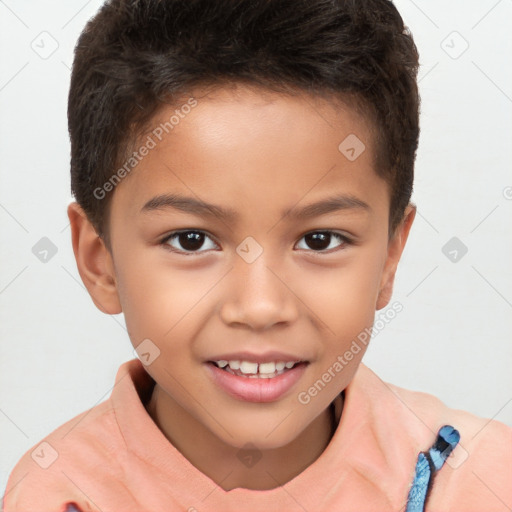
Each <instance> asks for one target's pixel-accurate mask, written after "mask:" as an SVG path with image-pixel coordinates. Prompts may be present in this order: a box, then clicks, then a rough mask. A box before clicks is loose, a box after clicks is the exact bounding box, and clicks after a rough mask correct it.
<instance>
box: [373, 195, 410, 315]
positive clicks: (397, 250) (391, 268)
mask: <svg viewBox="0 0 512 512" xmlns="http://www.w3.org/2000/svg"><path fill="white" fill-rule="evenodd" d="M415 216H416V206H415V205H413V204H411V203H409V205H408V206H407V208H406V209H405V212H404V217H403V219H402V222H401V223H400V224H399V225H398V226H397V228H396V230H395V233H394V234H393V237H392V238H391V240H390V241H389V243H388V255H387V258H386V263H385V265H384V271H383V273H382V279H381V283H380V288H379V294H378V297H377V304H376V306H375V309H376V310H379V309H382V308H384V307H386V306H387V305H388V304H389V301H390V300H391V296H392V294H393V284H394V282H395V273H396V269H397V266H398V262H399V260H400V256H401V255H402V252H403V250H404V247H405V242H407V237H408V236H409V231H410V229H411V226H412V223H413V221H414V217H415Z"/></svg>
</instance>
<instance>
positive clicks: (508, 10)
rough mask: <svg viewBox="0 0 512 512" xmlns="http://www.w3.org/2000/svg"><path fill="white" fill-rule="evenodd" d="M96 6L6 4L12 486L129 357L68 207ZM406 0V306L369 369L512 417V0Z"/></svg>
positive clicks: (0, 134) (1, 105) (1, 37)
mask: <svg viewBox="0 0 512 512" xmlns="http://www.w3.org/2000/svg"><path fill="white" fill-rule="evenodd" d="M101 3H102V2H101V1H100V0H90V1H88V2H85V1H83V0H72V1H70V0H68V1H65V2H64V1H62V0H61V1H37V2H36V1H27V0H4V1H3V0H0V62H1V66H0V184H1V187H0V229H1V234H2V243H1V249H0V308H1V309H0V335H1V344H0V350H1V352H0V356H1V357H0V389H1V394H0V431H1V437H0V443H1V445H0V453H1V463H0V491H1V492H2V493H3V490H4V489H5V485H6V482H7V476H8V474H9V472H10V471H11V469H12V467H13V466H14V464H15V463H16V462H17V461H18V459H19V458H20V457H21V455H22V454H23V453H24V452H25V451H27V450H28V449H29V448H31V447H32V446H34V445H36V444H37V443H38V442H39V441H40V440H41V439H42V438H43V437H44V436H45V435H47V434H49V433H50V432H51V431H52V430H54V429H55V428H57V427H58V426H59V425H61V424H63V423H64V422H66V421H68V420H69V419H71V418H73V417H74V416H76V415H77V414H79V413H81V412H83V411H85V410H86V409H89V408H90V407H93V406H94V405H96V404H97V403H99V402H101V401H103V400H105V399H106V398H108V396H109V394H110V392H111V389H112V386H113V384H114V378H115V374H116V372H117V369H118V367H119V365H120V364H121V363H122V362H124V361H126V360H128V359H132V358H133V357H135V356H134V353H133V350H132V347H131V344H130V341H129V339H128V335H127V333H126V330H125V326H124V325H125V324H124V320H123V317H122V315H116V316H108V315H105V314H103V313H101V312H100V311H99V310H97V309H96V308H95V306H94V304H93V302H92V300H91V299H90V297H89V295H88V294H87V292H86V290H85V288H84V287H83V285H82V282H81V280H80V277H79V275H78V272H77V269H76V264H75V260H74V257H73V252H72V247H71V239H70V230H69V226H68V219H67V215H66V207H67V205H68V203H69V202H70V201H71V200H72V197H71V195H70V190H69V141H68V135H67V120H66V102H67V92H68V86H69V76H70V66H71V63H72V49H73V46H74V44H75V42H76V39H77V37H78V35H79V33H80V31H81V29H82V28H83V26H84V24H85V22H86V21H87V20H88V18H89V17H91V16H92V15H93V14H94V13H95V12H96V10H97V9H98V7H99V6H100V5H101ZM396 5H397V7H398V9H399V11H400V12H401V14H402V16H403V18H404V20H405V23H406V24H407V25H408V26H409V27H410V28H411V30H412V33H413V36H414V38H415V41H416V44H417V46H418V48H419V52H420V62H421V69H420V73H419V85H420V92H421V96H422V113H421V136H420V147H419V150H418V158H417V164H416V181H415V191H414V195H413V201H414V202H415V203H416V204H417V206H418V214H417V217H416V221H415V224H414V226H413V228H412V232H411V234H410V237H409V241H408V245H407V246H406V249H405V251H404V254H403V257H402V261H401V263H400V265H399V271H398V275H397V282H396V285H395V292H394V297H393V300H398V301H400V302H401V303H402V304H403V307H404V309H403V311H402V312H401V313H399V314H398V315H397V317H396V318H395V319H394V320H393V321H392V322H390V323H389V324H388V325H386V327H385V329H383V330H382V331H380V332H379V333H378V334H377V335H376V336H375V337H374V340H373V341H372V344H371V345H370V348H369V350H368V352H367V354H366V356H365V358H364V362H365V363H366V364H367V365H368V366H370V367H371V368H372V369H373V370H374V371H376V372H377V373H378V374H379V375H380V376H381V377H382V378H383V379H384V380H385V381H389V382H392V383H394V384H397V385H399V386H402V387H405V388H409V389H414V390H420V391H424V392H427V393H431V394H434V395H437V396H438V397H439V398H440V399H441V400H443V401H444V402H445V403H446V404H447V405H449V406H450V407H454V408H457V409H465V410H468V411H470V412H473V413H475V414H478V415H480V416H484V417H488V418H496V419H498V420H501V421H503V422H505V423H507V424H508V425H511V426H512V376H511V373H512V372H511V368H512V343H511V336H510V331H511V327H512V270H511V268H512V267H511V264H510V262H511V261H512V236H511V225H512V173H511V163H512V155H511V147H512V145H511V140H512V117H511V114H512V63H511V62H512V61H511V59H510V55H512V36H511V32H510V30H509V20H510V19H512V1H511V0H500V1H496V0H478V1H477V0H471V1H468V0H464V1H462V0H459V1H452V2H450V3H447V2H446V1H441V0H434V1H433V0H429V1H428V2H427V1H426V0H423V1H419V0H417V1H416V2H413V1H411V0H398V1H397V2H396ZM467 45H468V47H467V48H466V46H467ZM43 237H47V238H48V239H49V240H50V241H51V245H50V247H54V249H53V252H55V250H56V251H57V252H56V253H55V254H53V253H52V250H51V249H50V250H49V252H48V254H47V255H46V261H41V260H40V259H39V258H41V257H43V256H44V253H40V251H41V247H43V248H44V247H47V246H48V241H42V242H41V239H42V238H43ZM453 237H456V238H457V239H458V240H456V241H455V245H453V246H452V245H448V246H447V248H445V249H444V250H443V247H445V244H447V243H448V242H449V240H451V239H452V238H453ZM452 243H454V242H452ZM37 244H39V245H37ZM41 244H42V245H41ZM45 244H46V245H45ZM461 244H464V245H465V246H466V247H467V253H466V254H464V255H462V252H461V247H462V245H461ZM34 247H35V249H33V248H34ZM453 250H456V251H457V259H456V261H452V260H453V258H454V256H455V253H453ZM450 251H452V252H451V254H450ZM34 252H35V253H36V254H34ZM37 254H38V255H39V257H37Z"/></svg>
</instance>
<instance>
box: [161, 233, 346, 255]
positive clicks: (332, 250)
mask: <svg viewBox="0 0 512 512" xmlns="http://www.w3.org/2000/svg"><path fill="white" fill-rule="evenodd" d="M184 233H201V234H203V235H206V236H207V237H208V238H210V239H212V240H214V238H213V237H212V236H210V235H209V234H208V233H207V232H205V231H202V230H200V229H183V230H180V231H173V232H172V233H170V234H169V235H167V236H166V237H165V238H164V239H163V240H161V242H160V245H163V246H164V247H165V248H166V249H167V250H169V251H171V252H174V253H178V254H183V255H184V256H192V255H194V254H201V253H202V252H208V251H209V250H211V249H207V250H206V251H188V252H187V251H181V250H179V249H175V248H174V247H171V246H170V245H169V244H168V242H169V240H172V239H173V238H176V237H178V236H179V235H182V234H184ZM317 233H324V234H328V235H333V236H335V237H337V238H338V239H339V240H340V241H341V242H343V244H341V246H339V247H338V248H335V249H328V250H326V249H323V250H321V251H314V250H312V249H310V250H309V251H311V252H313V253H314V254H324V253H325V254H332V253H333V252H337V251H340V250H343V248H344V247H345V246H347V245H354V242H353V241H352V240H351V239H350V238H348V237H347V236H345V235H342V234H341V233H338V232H337V231H332V230H329V229H324V230H316V231H308V232H307V233H305V234H304V235H302V237H301V238H300V239H299V240H302V239H303V238H304V237H306V236H307V235H313V234H317ZM214 241H215V240H214ZM215 243H216V242H215ZM329 245H330V244H329ZM301 250H307V249H301Z"/></svg>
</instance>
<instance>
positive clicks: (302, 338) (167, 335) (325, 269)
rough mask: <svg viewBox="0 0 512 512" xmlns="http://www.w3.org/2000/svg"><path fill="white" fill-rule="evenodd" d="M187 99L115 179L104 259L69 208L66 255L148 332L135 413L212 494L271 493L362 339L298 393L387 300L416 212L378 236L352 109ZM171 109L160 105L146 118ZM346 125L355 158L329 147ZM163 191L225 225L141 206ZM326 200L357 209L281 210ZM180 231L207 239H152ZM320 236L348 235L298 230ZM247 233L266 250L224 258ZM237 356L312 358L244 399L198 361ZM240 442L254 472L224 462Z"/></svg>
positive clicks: (139, 334) (375, 200)
mask: <svg viewBox="0 0 512 512" xmlns="http://www.w3.org/2000/svg"><path fill="white" fill-rule="evenodd" d="M194 97H195V98H196V99H197V101H198V104H197V106H196V107H195V108H194V109H192V111H191V112H190V113H189V114H187V115H186V117H184V118H183V119H181V120H180V122H179V124H177V125H176V126H175V127H174V129H173V130H172V132H170V133H169V134H168V135H166V136H165V137H164V138H163V139H162V141H161V142H159V143H158V144H157V146H156V147H155V148H154V149H152V150H151V151H150V152H149V154H148V155H147V156H146V157H144V159H143V160H142V161H141V162H140V163H139V164H138V165H137V167H136V169H134V170H133V171H132V173H131V174H130V175H129V176H127V177H126V178H124V179H123V181H122V182H121V183H120V184H119V185H117V187H116V188H115V190H114V192H113V197H112V204H111V215H110V223H109V226H110V232H111V244H112V246H111V247H112V253H110V252H109V250H107V248H106V247H105V245H104V243H103V241H102V239H101V238H99V237H98V235H97V234H96V232H95V231H94V228H93V227H92V225H91V224H90V223H89V221H88V220H87V217H86V216H85V214H84V213H83V211H82V210H81V208H80V207H79V206H78V205H77V204H76V203H72V204H70V206H69V208H68V216H69V219H70V222H71V228H72V237H73V249H74V253H75V257H76V261H77V266H78V270H79V273H80V275H81V278H82V280H83V282H84V284H85V286H86V287H87V289H88V291H89V293H90V295H91V297H92V299H93V301H94V303H95V304H96V306H97V307H98V308H99V309H100V310H101V311H103V312H105V313H108V314H117V313H120V312H121V311H123V312H124V315H125V319H126V324H127V328H128V332H129V336H130V339H131V342H132V344H133V346H134V347H136V346H137V345H139V343H141V342H142V340H144V339H150V340H151V341H152V343H154V344H155V345H156V346H157V347H158V348H159V350H160V355H159V357H157V358H156V359H155V360H154V362H153V363H152V364H150V365H149V366H148V367H147V368H146V370H147V371H148V373H149V374H150V375H151V376H152V377H153V379H154V380H155V381H156V385H155V390H154V393H153V396H152V398H151V401H150V403H149V404H148V405H147V410H148V412H149V414H150V415H151V417H152V418H153V420H154V421H155V423H156V424H157V425H158V427H159V428H160V429H161V430H162V432H163V433H164V435H165V436H166V437H167V438H168V439H169V440H170V441H171V442H172V443H173V444H174V446H175V447H176V448H177V449H178V450H179V451H180V452H181V453H182V454H183V455H184V456H185V457H186V458H188V459H189V460H190V462H191V463H192V464H194V465H195V466H196V467H197V468H198V469H200V470H201V471H202V472H203V473H204V474H206V475H207V476H209V477H210V478H211V479H212V480H214V481H215V482H216V483H217V484H218V485H219V486H221V487H222V488H223V489H224V490H230V489H234V488H237V487H244V488H248V489H273V488H275V487H277V486H278V485H282V484H284V483H285V482H288V481H289V480H291V479H292V478H294V477H295V476H296V475H298V474H299V473H301V472H302V471H303V470H304V469H305V468H306V467H307V466H309V465H310V464H312V463H313V462H314V461H315V460H316V459H317V458H318V457H319V456H320V455H321V453H322V452H323V451H324V450H325V448H326V447H327V445H328V444H329V441H330V439H331V423H330V415H329V409H328V406H329V404H330V403H331V402H332V401H333V400H334V398H335V397H336V396H337V395H338V394H339V393H340V392H341V390H343V389H344V388H345V387H346V386H347V385H348V384H349V383H350V381H351V380H352V378H353V376H354V374H355V372H356V370H357V368H358V365H359V363H360V361H361V359H362V357H363V355H364V352H365V348H366V347H365V346H363V347H362V348H363V349H362V350H361V351H360V352H359V353H357V354H356V355H354V358H353V359H352V361H350V363H349V364H348V365H347V366H345V367H344V368H343V370H342V371H339V372H337V373H336V374H335V378H333V379H332V380H331V381H330V382H329V383H328V384H327V385H326V386H325V388H324V389H323V390H322V391H321V392H319V393H318V394H317V395H316V396H315V397H314V398H312V399H311V401H310V402H309V403H308V404H302V403H300V402H299V401H298V395H299V393H300V392H304V391H307V390H308V388H310V387H311V386H312V385H313V384H314V383H315V382H316V381H317V380H318V379H320V378H321V376H322V374H323V373H324V372H325V371H327V369H328V368H329V367H332V366H333V363H334V362H335V361H336V359H337V357H338V355H342V354H343V353H344V352H345V351H346V350H347V349H348V348H349V347H350V345H351V343H352V341H353V340H354V339H356V338H357V335H358V334H359V333H360V332H362V331H364V329H365V328H371V326H372V324H373V320H374V315H375V311H376V310H379V309H382V308H383V307H385V306H386V305H387V304H388V303H389V300H390V297H391V293H392V288H393V280H394V276H395V271H396V268H397V264H398V261H399V259H400V256H401V254H402V251H403V248H404V246H405V243H406V240H407V236H408V233H409V229H410V227H411V225H412V222H413V220H414V216H415V212H416V209H415V207H414V205H412V204H411V205H409V207H408V208H407V210H406V212H405V215H404V219H403V222H402V224H401V225H400V226H399V227H398V229H397V231H396V232H395V234H394V236H393V237H391V239H389V238H388V216H389V190H388V186H387V185H386V183H385V182H384V181H383V180H382V179H381V178H380V177H378V176H377V174H376V173H375V172H374V170H373V168H372V162H373V144H372V140H371V131H370V129H369V126H367V125H366V121H365V119H364V118H363V117H361V116H360V115H359V114H358V113H357V112H356V111H355V110H353V109H351V108H350V107H348V106H346V105H344V104H342V103H334V102H332V101H331V102H328V101H326V100H325V99H321V98H318V97H313V96H304V95H296V96H288V95H281V94H275V93H270V92H268V91H266V92H265V91H261V90H258V89H256V88H249V87H247V86H239V87H237V88H236V89H234V88H220V89H216V90H214V91H213V92H211V91H210V93H209V94H208V95H207V94H205V93H201V92H200V91H195V94H194ZM175 108H176V107H175V106H174V107H168V106H165V108H163V109H162V110H161V111H160V112H159V113H158V114H157V116H155V119H154V120H153V121H154V122H153V123H152V126H157V125H158V124H159V123H160V122H162V121H165V120H168V119H169V117H170V115H171V114H172V112H173V111H174V109H175ZM349 134H356V135H357V137H358V138H359V139H360V140H361V141H363V142H364V144H365V146H366V150H365V151H363V152H362V154H361V155H360V156H359V157H358V158H357V159H356V160H354V161H350V160H349V159H347V158H346V156H345V155H344V154H342V153H341V152H340V151H339V150H338V146H339V144H340V143H341V142H342V141H343V140H344V139H345V138H346V137H347V136H348V135H349ZM165 193H175V194H176V193H179V194H183V195H186V196H188V197H194V198H200V199H202V200H204V201H208V202H210V203H214V204H216V205H220V206H223V207H226V208H232V209H234V210H236V212H237V213H238V216H239V217H238V220H236V221H231V222H227V221H224V220H221V219H220V218H218V217H213V218H207V217H201V216H197V215H193V214H190V213H184V212H180V211H178V210H175V209H171V208H168V209H163V210H154V211H151V212H146V213H142V212H141V209H142V207H143V206H144V204H145V203H146V202H147V201H148V200H150V199H151V198H153V197H155V196H158V195H160V194H165ZM335 194H350V195H352V196H355V197H357V198H358V199H360V200H362V201H364V202H366V203H367V204H368V205H369V206H370V208H369V209H368V210H367V211H366V210H363V209H350V210H340V211H337V212H331V213H329V214H326V215H321V216H317V217H313V218H310V219H302V220H298V219H297V220H296V219H293V218H292V217H291V216H286V217H283V215H282V210H284V209H286V208H296V209H299V208H301V207H303V206H306V205H308V204H310V203H312V202H316V201H319V200H323V199H325V198H327V197H330V196H332V195H335ZM182 229H190V230H196V231H197V230H201V231H202V232H204V233H205V234H206V236H205V237H204V238H203V244H202V245H201V244H200V243H198V244H197V245H196V247H197V249H195V252H193V253H192V254H180V253H179V252H177V251H182V252H186V247H189V246H185V248H184V246H183V245H180V239H179V238H177V237H175V238H174V239H172V240H169V241H168V242H167V244H165V243H164V244H162V243H161V242H162V240H163V239H164V238H165V237H166V236H168V235H169V234H171V232H173V231H175V230H182ZM322 230H323V231H325V230H333V231H336V232H339V233H341V234H342V235H343V234H344V235H346V236H347V237H349V238H350V239H351V240H352V241H353V243H351V244H347V243H346V242H344V241H343V240H340V239H338V238H337V237H336V236H334V235H331V236H330V237H329V236H327V238H326V241H325V243H324V245H323V246H322V245H321V246H315V245H314V243H311V238H310V237H305V235H307V234H309V233H311V232H314V231H322ZM246 237H252V238H253V239H254V240H256V241H257V243H258V244H259V246H261V248H262V249H263V252H262V254H261V255H260V256H259V257H258V258H257V259H256V260H255V261H253V262H252V263H248V262H246V261H245V260H244V259H243V258H242V257H241V256H239V254H238V253H237V252H236V249H237V247H238V246H239V245H240V244H241V243H242V241H244V240H245V239H246ZM181 241H183V238H182V239H181ZM318 247H320V248H318ZM173 248H174V249H175V251H174V252H173V251H172V249H173ZM189 252H190V251H189ZM239 350H247V351H250V352H255V353H262V352H265V351H267V350H280V351H283V352H286V353H290V354H294V355H296V356H297V357H298V358H300V359H304V360H307V361H309V365H308V366H307V368H306V371H305V373H304V374H303V376H302V378H301V380H300V381H299V382H298V383H297V384H296V385H295V386H294V387H293V388H292V389H291V391H289V392H288V393H286V394H285V395H284V396H283V397H282V398H280V399H279V400H277V401H274V402H269V403H251V402H245V401H243V400H240V399H236V398H233V397H231V396H230V395H228V394H226V393H225V392H224V391H223V390H221V389H220V388H218V387H216V385H214V384H213V383H212V381H211V380H210V377H209V374H208V372H207V371H206V367H205V361H208V360H211V359H213V358H214V356H216V355H220V354H222V353H225V352H235V351H239ZM341 421H343V419H342V420H341ZM246 443H252V444H253V445H255V446H256V447H257V448H258V449H259V450H260V451H261V455H262V458H261V460H260V461H259V462H258V463H257V464H256V465H254V466H252V467H246V466H245V465H244V464H242V462H241V461H240V459H239V458H238V457H237V453H238V452H239V450H240V448H243V447H244V446H245V445H246Z"/></svg>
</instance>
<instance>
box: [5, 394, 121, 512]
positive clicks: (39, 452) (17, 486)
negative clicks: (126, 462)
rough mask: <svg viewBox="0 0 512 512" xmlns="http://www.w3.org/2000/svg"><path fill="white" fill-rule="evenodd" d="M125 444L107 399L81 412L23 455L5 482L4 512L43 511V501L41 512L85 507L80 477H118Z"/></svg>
mask: <svg viewBox="0 0 512 512" xmlns="http://www.w3.org/2000/svg"><path fill="white" fill-rule="evenodd" d="M123 444H124V441H123V438H122V436H121V435H120V432H119V429H118V427H117V423H116V418H115V414H114V410H113V407H112V403H111V400H110V399H108V400H106V401H104V402H102V403H100V404H99V405H97V406H95V407H93V408H91V409H89V410H87V411H84V412H83V413H81V414H79V415H78V416H76V417H74V418H73V419H71V420H69V421H68V422H66V423H64V424H63V425H61V426H60V427H58V428H57V429H55V430H54V431H53V432H51V433H50V434H49V435H48V436H46V437H45V438H44V439H42V440H41V441H40V442H39V443H37V444H36V445H34V446H32V447H31V448H30V449H29V450H28V451H27V452H25V453H24V454H23V456H22V457H21V458H20V460H19V461H18V462H17V464H16V465H15V466H14V468H13V469H12V471H11V473H10V475H9V478H8V481H7V486H6V489H5V493H4V498H3V507H4V508H3V510H4V512H13V511H17V510H36V509H41V505H43V504H42V502H41V498H43V497H44V510H45V511H52V512H53V511H55V512H61V511H62V512H63V508H62V506H63V504H64V503H66V502H69V501H72V500H73V499H74V500H76V502H77V503H83V498H84V494H83V491H82V490H81V489H80V483H79V482H80V478H81V475H82V474H84V473H85V472H86V471H90V468H94V472H95V477H96V478H107V479H111V478H112V477H113V476H115V475H116V473H117V472H118V471H120V467H119V462H118V461H119V457H120V455H121V454H122V452H123V451H125V450H124V446H123ZM116 462H117V464H116ZM82 506H83V507H84V508H83V510H84V511H85V510H89V509H88V508H87V505H85V506H84V505H82ZM90 510H93V509H92V508H91V509H90Z"/></svg>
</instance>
